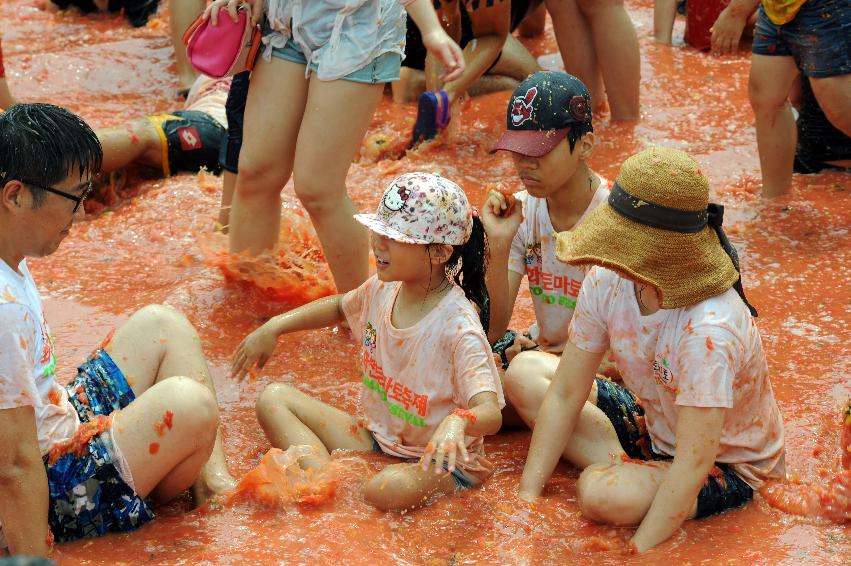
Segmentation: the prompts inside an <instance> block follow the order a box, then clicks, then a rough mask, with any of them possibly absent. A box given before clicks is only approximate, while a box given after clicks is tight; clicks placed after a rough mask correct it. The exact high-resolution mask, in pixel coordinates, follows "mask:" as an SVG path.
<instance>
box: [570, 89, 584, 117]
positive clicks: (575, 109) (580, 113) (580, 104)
mask: <svg viewBox="0 0 851 566" xmlns="http://www.w3.org/2000/svg"><path fill="white" fill-rule="evenodd" d="M568 111H569V112H570V115H571V116H573V119H574V120H576V121H577V122H584V121H585V120H586V119H587V118H588V101H587V100H585V97H584V96H582V95H579V94H578V95H576V96H574V97H573V98H571V99H570V102H569V103H568Z"/></svg>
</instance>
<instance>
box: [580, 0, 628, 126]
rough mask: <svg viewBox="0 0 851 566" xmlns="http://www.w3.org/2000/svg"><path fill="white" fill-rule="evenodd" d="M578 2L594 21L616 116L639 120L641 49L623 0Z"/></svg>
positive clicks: (596, 45)
mask: <svg viewBox="0 0 851 566" xmlns="http://www.w3.org/2000/svg"><path fill="white" fill-rule="evenodd" d="M577 4H578V5H579V9H580V10H581V11H582V14H583V15H584V16H585V18H586V19H587V20H588V22H589V23H590V24H591V36H592V37H593V40H594V50H595V51H596V53H597V65H598V66H599V69H600V71H601V72H602V74H603V84H604V85H605V87H606V96H607V98H608V100H609V109H610V110H611V113H612V120H638V117H639V110H640V109H639V86H640V83H641V51H640V49H639V47H638V36H636V34H635V26H633V24H632V20H631V19H630V17H629V14H628V13H627V12H626V8H624V6H623V0H577ZM579 78H580V79H581V78H582V77H579Z"/></svg>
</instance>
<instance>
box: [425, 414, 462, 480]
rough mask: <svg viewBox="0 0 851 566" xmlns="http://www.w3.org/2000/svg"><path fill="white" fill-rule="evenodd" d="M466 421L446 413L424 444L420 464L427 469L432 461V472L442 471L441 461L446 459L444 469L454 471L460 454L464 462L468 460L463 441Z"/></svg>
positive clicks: (439, 472) (440, 472) (438, 472)
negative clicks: (424, 447)
mask: <svg viewBox="0 0 851 566" xmlns="http://www.w3.org/2000/svg"><path fill="white" fill-rule="evenodd" d="M466 425H467V421H465V420H464V419H463V418H462V417H459V416H458V415H456V414H454V413H453V414H450V415H448V416H447V417H446V418H445V419H443V421H441V423H440V424H439V425H438V427H437V430H435V431H434V434H433V435H432V437H431V440H429V441H428V444H426V449H425V452H424V453H423V455H422V458H420V466H421V467H422V469H423V470H426V471H427V470H428V469H429V466H430V465H431V464H432V461H433V462H434V473H435V474H442V473H444V468H443V462H444V460H445V461H446V471H449V472H453V471H455V463H456V462H457V461H458V457H459V456H460V457H461V458H462V460H463V461H464V462H468V461H469V460H470V455H469V454H467V446H466V444H465V441H464V436H465V434H464V431H465V429H466Z"/></svg>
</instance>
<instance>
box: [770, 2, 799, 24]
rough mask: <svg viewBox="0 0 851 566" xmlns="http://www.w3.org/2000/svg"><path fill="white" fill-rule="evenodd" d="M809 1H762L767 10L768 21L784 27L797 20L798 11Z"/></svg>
mask: <svg viewBox="0 0 851 566" xmlns="http://www.w3.org/2000/svg"><path fill="white" fill-rule="evenodd" d="M806 1H807V0H762V5H763V7H764V8H765V15H767V16H768V19H769V20H771V21H772V22H774V23H775V24H777V25H778V26H782V25H783V24H788V23H789V22H791V21H792V20H794V19H795V16H797V15H798V11H799V10H800V9H801V6H803V5H804V2H806Z"/></svg>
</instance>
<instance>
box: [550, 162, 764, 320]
mask: <svg viewBox="0 0 851 566" xmlns="http://www.w3.org/2000/svg"><path fill="white" fill-rule="evenodd" d="M723 213H724V208H723V207H722V206H719V205H715V204H709V181H708V180H707V178H706V176H705V175H704V174H703V171H702V170H701V168H700V165H699V164H698V163H697V161H695V160H694V159H692V158H691V157H690V156H689V155H688V154H686V153H684V152H682V151H679V150H676V149H670V148H665V147H654V148H650V149H647V150H644V151H642V152H640V153H638V154H636V155H633V156H632V157H630V158H629V159H627V160H626V161H624V163H623V165H622V166H621V170H620V174H619V175H618V178H617V180H616V181H615V183H614V186H613V187H612V192H611V195H610V196H609V200H608V202H605V203H602V204H601V205H600V206H598V207H597V208H596V209H595V210H594V211H593V212H592V213H591V214H590V215H588V217H587V218H586V219H585V220H584V221H583V222H582V223H581V224H580V225H579V226H577V227H576V228H575V229H573V230H572V231H570V232H563V233H561V234H559V235H558V242H557V246H556V255H557V257H558V258H559V259H560V260H561V261H563V262H565V263H570V264H574V265H577V264H594V265H601V266H603V267H606V268H609V269H612V270H614V271H617V272H619V273H620V274H622V275H623V276H625V277H628V278H629V279H632V280H634V281H640V282H644V283H648V284H650V285H653V286H654V287H656V288H657V289H658V290H659V293H660V294H661V298H662V301H661V306H662V308H666V309H672V308H679V307H684V306H688V305H693V304H696V303H699V302H701V301H703V300H705V299H708V298H710V297H714V296H716V295H720V294H721V293H723V292H724V291H726V290H727V289H729V288H730V287H736V291H738V292H739V295H740V296H741V297H742V300H743V301H744V302H745V304H746V305H747V306H748V308H750V309H751V312H752V314H754V315H755V314H756V311H755V310H754V309H753V307H751V306H750V304H748V302H747V300H746V299H745V297H744V291H742V290H741V282H740V276H739V271H738V257H737V256H736V251H735V249H734V248H733V247H732V246H731V245H730V243H729V241H728V240H727V237H726V235H724V231H723V230H722V229H721V223H722V221H723Z"/></svg>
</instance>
